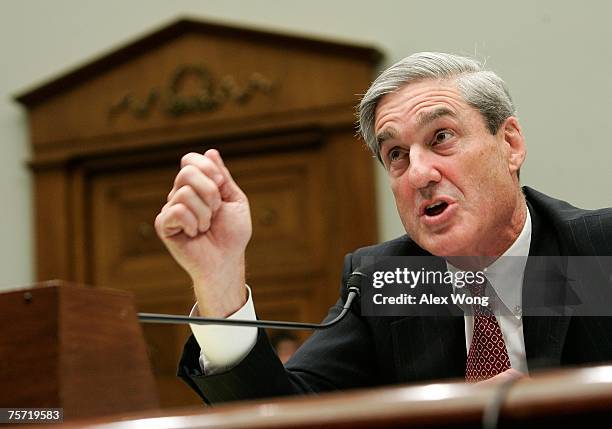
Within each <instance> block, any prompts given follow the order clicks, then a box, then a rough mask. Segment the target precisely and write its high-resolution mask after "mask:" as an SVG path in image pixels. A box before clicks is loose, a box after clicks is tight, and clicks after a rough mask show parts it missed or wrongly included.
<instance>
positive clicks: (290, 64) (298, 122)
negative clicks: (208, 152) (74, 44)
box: [19, 21, 377, 406]
mask: <svg viewBox="0 0 612 429" xmlns="http://www.w3.org/2000/svg"><path fill="white" fill-rule="evenodd" d="M376 56H377V55H376V51H374V50H373V49H370V48H364V47H358V46H351V45H347V44H338V43H328V42H321V41H313V40H310V39H306V38H296V37H287V36H282V35H273V34H268V33H265V32H262V31H259V32H257V31H251V30H245V29H240V28H232V27H225V26H216V25H211V24H206V23H197V22H192V21H179V22H177V23H175V24H173V25H170V26H168V27H167V28H166V29H162V30H159V31H158V32H156V33H154V34H152V35H150V36H147V37H144V38H142V39H141V40H138V41H136V42H133V43H132V44H130V45H128V46H127V47H125V48H121V49H118V50H117V51H116V52H114V53H111V54H109V55H107V56H105V57H102V58H101V59H99V60H97V61H94V62H92V63H90V64H89V65H86V66H84V67H82V68H79V69H77V70H75V71H73V72H70V73H68V74H66V75H64V76H62V77H59V78H57V79H56V80H54V81H52V82H50V83H49V84H46V85H43V86H42V87H40V88H38V89H36V90H33V91H31V92H29V93H27V94H24V95H22V96H21V97H19V101H21V102H23V103H24V104H26V106H27V107H28V114H29V120H30V135H31V141H32V153H33V161H32V163H31V165H32V166H33V169H34V173H35V176H36V177H35V185H36V224H37V237H36V241H37V270H38V271H37V276H38V278H39V279H42V280H44V279H48V278H51V277H59V278H63V279H67V280H74V279H77V280H79V281H80V282H83V283H88V284H91V285H95V286H98V287H99V286H106V287H111V288H117V289H123V290H126V291H130V292H133V293H134V295H135V299H136V304H137V306H138V310H139V311H143V312H161V313H179V314H186V313H187V312H188V311H189V309H190V308H191V306H192V305H193V300H194V298H193V292H192V290H191V285H190V279H189V276H188V275H187V274H186V273H185V272H184V271H183V270H182V269H181V268H180V267H179V266H178V264H177V263H176V262H174V260H173V259H172V258H171V257H170V255H169V253H168V252H167V251H166V249H165V247H164V246H163V244H162V243H161V241H160V240H159V239H158V238H157V236H156V234H155V231H154V228H153V222H154V219H155V216H156V215H157V213H158V212H159V210H160V208H161V207H162V205H163V204H164V203H165V201H166V196H167V194H168V192H169V190H170V188H171V185H172V182H173V180H174V176H175V174H176V172H177V167H178V164H179V160H180V158H181V156H182V155H183V154H184V153H187V152H189V151H194V150H195V151H203V150H205V149H206V148H210V147H215V148H218V149H220V150H221V152H222V153H223V155H224V159H225V160H226V162H227V164H228V167H229V168H230V171H231V172H232V174H233V175H234V177H235V179H236V180H237V182H238V184H239V185H240V186H241V187H242V189H243V190H244V191H245V193H246V194H247V196H248V197H249V201H250V205H251V209H252V219H253V227H254V228H253V229H254V233H253V238H252V240H251V242H250V244H249V246H248V248H247V281H248V283H249V285H250V286H252V288H253V291H254V294H255V297H256V300H257V302H256V306H257V311H258V313H259V315H260V317H266V318H268V317H269V318H273V319H281V320H301V321H313V322H316V321H319V320H320V319H321V318H322V317H323V316H324V315H325V314H326V312H327V309H328V307H329V305H331V304H332V303H333V302H335V301H336V299H337V297H338V286H339V284H338V279H339V276H340V271H341V267H342V264H341V262H342V257H343V255H344V254H345V253H347V252H349V251H352V250H353V249H354V248H355V247H358V246H362V245H366V244H371V243H373V242H375V241H376V238H377V237H376V212H375V205H374V202H375V200H374V177H373V171H372V166H373V162H372V160H371V158H370V157H369V155H368V154H367V152H365V151H364V150H362V149H361V148H360V147H359V143H358V142H357V140H356V139H355V131H354V116H353V106H354V104H355V103H356V102H357V96H356V94H360V93H363V92H364V91H365V89H366V87H367V85H368V83H369V80H370V78H371V74H372V69H373V66H374V58H375V57H376ZM181 70H182V71H181ZM181 73H183V74H182V75H181ZM253 73H257V74H259V77H258V78H257V79H260V83H261V79H263V80H268V81H269V82H271V83H272V84H273V86H272V90H271V91H267V90H261V89H262V87H261V86H257V85H255V86H254V87H252V88H251V90H252V91H251V92H250V93H249V91H247V93H245V94H246V95H244V96H240V95H237V94H238V92H240V91H241V90H242V89H245V88H246V87H247V86H245V85H252V82H253V80H252V78H253ZM177 77H180V78H177ZM173 79H174V83H173ZM249 82H251V83H249ZM174 84H176V85H175V87H174V89H172V88H171V87H172V86H173V85H174ZM253 88H255V90H253ZM236 89H237V90H238V92H236ZM152 91H154V92H155V91H157V92H156V94H157V95H154V96H153V98H150V99H149V96H150V95H151V94H153V92H152ZM126 96H127V98H125V97H126ZM155 97H157V98H155ZM122 99H123V100H127V101H125V102H124V103H119V102H120V101H121V100H122ZM148 99H149V100H151V103H150V104H147V100H148ZM169 102H170V104H172V103H174V104H173V106H174V108H176V107H177V106H179V107H180V106H182V107H183V112H182V113H183V114H178V115H177V114H173V113H172V112H174V113H176V109H174V110H173V109H168V106H169V105H170V104H168V103H169ZM177 102H178V103H177ZM118 103H119V104H118ZM142 103H144V104H142ZM113 106H114V107H113ZM188 334H189V330H188V328H187V327H185V326H182V327H180V326H179V327H172V326H165V325H163V326H153V325H147V326H146V327H145V336H146V338H147V344H148V353H149V355H150V356H151V358H152V361H153V366H154V369H155V374H156V382H157V388H158V390H159V393H160V397H161V400H162V405H163V406H177V405H184V404H190V403H195V402H197V401H198V398H197V396H196V395H194V394H192V393H191V392H190V391H189V390H188V389H187V388H186V387H185V386H184V385H183V384H182V383H181V382H180V381H178V380H177V379H176V378H175V366H176V362H177V361H178V356H179V353H180V350H181V348H182V345H183V342H184V340H185V338H186V337H187V335H188ZM306 335H307V334H304V335H302V336H301V337H300V339H301V340H303V339H304V338H305V336H306ZM79 341H82V339H80V338H79Z"/></svg>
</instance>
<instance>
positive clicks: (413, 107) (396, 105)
mask: <svg viewBox="0 0 612 429" xmlns="http://www.w3.org/2000/svg"><path fill="white" fill-rule="evenodd" d="M470 107H471V106H469V105H468V104H467V102H466V101H465V99H464V97H463V94H462V93H461V92H460V90H459V87H458V86H457V82H456V79H435V80H434V79H427V80H420V81H418V82H411V83H409V84H406V85H403V86H401V87H400V88H398V89H396V90H395V91H393V92H390V93H388V94H385V95H383V96H382V97H381V98H380V100H379V102H378V104H377V106H376V110H375V112H374V113H375V114H374V131H375V133H377V134H378V133H379V132H381V131H384V128H385V124H386V123H387V122H389V121H392V120H397V119H400V118H401V120H402V121H410V122H415V124H416V125H417V126H422V125H425V124H427V123H429V122H431V121H433V120H435V119H437V118H440V117H442V116H446V115H451V116H455V117H457V116H458V115H459V112H460V111H461V110H464V109H468V108H470Z"/></svg>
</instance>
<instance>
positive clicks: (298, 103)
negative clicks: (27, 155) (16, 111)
mask: <svg viewBox="0 0 612 429" xmlns="http://www.w3.org/2000/svg"><path fill="white" fill-rule="evenodd" d="M185 66H187V67H198V68H200V70H202V71H204V70H205V72H206V76H205V77H203V76H202V75H201V73H199V72H198V73H188V74H187V75H186V77H185V80H184V82H183V80H181V82H180V83H181V85H180V86H181V88H180V89H179V90H178V92H177V93H176V94H174V92H172V91H171V89H170V88H171V87H172V85H173V79H174V78H175V77H176V75H177V72H179V71H180V69H181V68H182V67H185ZM370 73H371V64H370V63H369V58H368V59H367V60H366V61H364V59H363V58H358V57H357V58H355V57H351V56H343V55H330V54H329V53H327V52H325V51H313V50H309V49H287V47H285V46H279V45H274V44H269V43H268V42H267V41H262V40H259V39H251V40H245V39H237V38H234V37H228V36H227V35H216V34H210V35H205V34H185V35H184V36H183V37H180V38H177V39H172V40H167V41H165V42H164V43H161V44H159V45H158V46H156V48H155V49H154V50H150V51H144V52H141V53H139V54H137V55H133V57H132V58H130V60H129V61H127V62H125V63H123V64H120V65H117V67H115V68H114V69H112V70H110V71H108V72H106V73H103V74H100V75H96V76H92V78H91V79H90V80H88V81H87V82H85V83H83V84H81V85H77V86H75V87H72V88H68V89H67V90H66V91H65V92H63V93H59V94H56V95H54V96H53V97H51V98H49V99H47V100H46V102H45V103H44V104H40V105H36V106H34V107H33V108H32V110H31V124H32V140H33V142H34V144H35V145H36V147H37V148H38V149H42V146H45V145H53V146H54V147H57V146H58V145H59V144H60V142H63V143H61V144H62V145H74V144H75V143H76V140H84V139H89V138H92V137H98V136H107V137H108V136H111V135H114V134H122V133H125V132H130V133H133V132H137V131H142V130H145V129H156V130H159V129H160V128H162V129H163V128H165V127H168V126H172V127H173V128H174V127H176V126H177V125H178V126H180V127H186V126H190V125H194V124H196V123H197V124H201V126H202V127H203V128H204V127H206V126H207V123H206V121H219V120H221V119H223V120H230V121H237V120H240V121H244V120H254V121H256V120H257V119H258V118H260V117H269V116H270V115H276V114H279V113H287V112H303V111H309V110H313V109H320V108H323V107H328V106H330V105H345V106H347V107H348V106H350V105H352V104H354V101H355V94H357V93H359V92H360V91H362V90H363V82H367V80H368V79H369V77H370ZM253 75H256V76H259V77H260V79H262V80H264V81H266V82H269V83H270V84H271V85H272V88H273V90H272V91H271V92H270V93H267V92H264V91H261V90H253V91H252V93H251V97H249V98H248V99H245V100H244V101H240V102H234V101H231V100H228V101H225V102H223V103H221V104H220V105H219V107H218V108H210V109H204V111H201V112H196V113H193V114H185V115H180V116H177V115H173V114H168V113H167V105H168V103H170V102H171V100H172V97H173V95H178V96H179V97H181V98H182V99H184V100H185V102H186V103H191V102H197V100H198V97H199V98H200V99H202V98H203V97H204V98H207V99H210V100H213V99H214V97H217V98H219V97H220V98H223V97H222V95H223V93H224V89H223V88H224V83H223V81H226V82H228V81H232V82H234V83H233V85H235V86H236V87H238V88H240V89H244V88H246V87H249V82H250V81H251V80H252V77H253ZM209 84H210V89H209V86H208V85H209ZM151 91H155V92H157V93H158V94H159V97H158V99H157V101H155V102H152V103H151V108H150V110H148V111H147V113H145V114H143V113H141V114H132V113H130V110H132V109H128V111H126V112H125V113H123V112H122V111H121V113H119V114H111V110H112V109H111V108H112V107H113V106H115V105H117V103H119V102H120V101H121V100H122V99H123V98H124V97H125V96H130V97H131V98H132V99H133V100H134V103H133V105H134V107H136V106H137V105H142V104H147V100H148V98H149V96H150V94H151ZM208 96H210V97H208ZM211 103H213V104H214V102H212V101H211ZM60 112H61V113H62V114H59V113H60Z"/></svg>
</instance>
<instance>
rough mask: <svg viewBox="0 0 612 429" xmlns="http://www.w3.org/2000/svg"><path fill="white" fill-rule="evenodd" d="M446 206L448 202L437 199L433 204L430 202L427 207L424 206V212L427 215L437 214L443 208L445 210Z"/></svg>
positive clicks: (440, 212)
mask: <svg viewBox="0 0 612 429" xmlns="http://www.w3.org/2000/svg"><path fill="white" fill-rule="evenodd" d="M447 207H448V203H447V202H445V201H438V202H436V203H434V204H430V205H428V206H427V207H425V214H426V215H427V216H432V217H433V216H438V215H439V214H442V212H443V211H444V210H446V208H447Z"/></svg>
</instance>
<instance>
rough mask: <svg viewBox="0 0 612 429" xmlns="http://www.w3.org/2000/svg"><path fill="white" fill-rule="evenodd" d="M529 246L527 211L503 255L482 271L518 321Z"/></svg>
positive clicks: (529, 217)
mask: <svg viewBox="0 0 612 429" xmlns="http://www.w3.org/2000/svg"><path fill="white" fill-rule="evenodd" d="M530 245H531V215H530V214H529V209H527V216H526V219H525V224H524V225H523V229H522V231H521V233H520V234H519V236H518V237H517V238H516V240H514V243H512V245H511V246H510V247H509V248H508V250H506V251H505V252H504V254H503V255H501V256H500V257H499V258H498V259H497V260H495V262H493V263H492V264H491V265H489V266H488V267H487V268H485V270H484V271H485V275H486V276H487V279H488V280H489V283H491V287H492V288H493V290H494V291H495V293H496V294H497V296H498V297H499V299H500V301H501V302H502V303H503V304H504V306H505V307H506V308H507V309H508V310H509V311H510V312H511V313H512V314H514V316H515V317H516V318H519V319H520V317H521V312H522V309H521V302H522V294H523V276H524V274H525V265H526V264H527V257H528V256H529V247H530ZM446 266H447V268H448V270H449V271H453V272H457V271H461V270H459V269H458V268H456V267H454V266H453V265H451V264H450V263H448V262H446ZM453 287H454V285H453Z"/></svg>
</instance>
